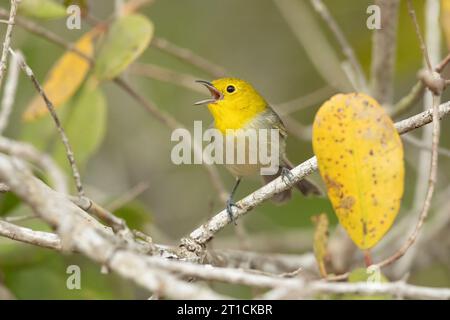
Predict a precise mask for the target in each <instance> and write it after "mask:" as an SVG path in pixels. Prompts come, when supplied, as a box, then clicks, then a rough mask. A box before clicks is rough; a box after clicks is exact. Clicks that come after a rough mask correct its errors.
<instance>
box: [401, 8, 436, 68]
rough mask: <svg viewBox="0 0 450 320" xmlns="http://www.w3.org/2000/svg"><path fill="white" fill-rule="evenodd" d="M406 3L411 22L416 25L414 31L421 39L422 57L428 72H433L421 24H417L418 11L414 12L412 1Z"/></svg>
mask: <svg viewBox="0 0 450 320" xmlns="http://www.w3.org/2000/svg"><path fill="white" fill-rule="evenodd" d="M406 3H407V5H408V13H409V15H410V17H411V20H412V22H413V25H414V30H415V31H416V35H417V38H418V39H419V43H420V50H422V55H423V58H424V59H425V64H426V66H427V68H428V71H430V72H431V71H432V70H433V67H432V66H431V61H430V57H429V55H428V50H427V47H426V45H425V41H424V40H423V37H422V32H420V27H419V23H418V22H417V16H416V11H415V10H414V6H413V4H412V2H411V0H408V1H407V2H406Z"/></svg>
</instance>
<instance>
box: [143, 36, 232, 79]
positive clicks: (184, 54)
mask: <svg viewBox="0 0 450 320" xmlns="http://www.w3.org/2000/svg"><path fill="white" fill-rule="evenodd" d="M150 45H151V46H153V47H155V48H157V49H159V50H161V51H164V52H166V53H168V54H170V55H172V56H174V57H176V58H178V59H180V60H182V61H185V62H187V63H189V64H191V65H193V66H196V67H198V68H199V69H201V70H203V71H205V72H207V73H208V74H210V75H211V76H213V77H216V78H222V77H223V76H224V75H225V74H226V71H225V69H224V68H222V67H221V66H218V65H216V64H214V63H212V62H210V61H208V60H207V59H205V58H203V57H201V56H199V55H197V54H196V53H194V52H192V51H191V50H189V49H186V48H182V47H179V46H178V45H176V44H174V43H172V42H170V41H169V40H167V39H164V38H161V37H154V38H153V39H152V42H151V43H150Z"/></svg>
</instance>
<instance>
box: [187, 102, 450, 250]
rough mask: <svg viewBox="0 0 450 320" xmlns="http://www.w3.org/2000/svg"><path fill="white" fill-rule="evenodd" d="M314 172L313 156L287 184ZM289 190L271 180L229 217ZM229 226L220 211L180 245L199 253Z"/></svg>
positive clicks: (424, 120) (401, 126) (413, 121)
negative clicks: (218, 233)
mask: <svg viewBox="0 0 450 320" xmlns="http://www.w3.org/2000/svg"><path fill="white" fill-rule="evenodd" d="M449 113H450V102H446V103H444V104H442V105H440V106H439V112H438V114H436V115H435V117H436V118H439V119H440V118H442V117H443V116H446V115H448V114H449ZM432 119H433V110H432V109H430V110H427V111H424V112H422V113H420V114H417V115H415V116H412V117H410V118H408V119H405V120H402V121H399V122H397V123H396V124H395V127H396V128H397V130H398V132H399V133H400V134H403V133H406V132H409V131H411V130H414V129H416V128H419V127H422V126H424V125H426V124H428V123H430V122H432ZM436 122H437V121H436ZM316 170H317V160H316V157H313V158H310V159H308V160H306V161H305V162H303V163H302V164H300V165H298V166H297V167H295V168H294V169H292V170H291V174H292V180H291V184H292V185H294V184H295V183H297V182H299V181H300V180H302V179H303V178H305V177H306V176H307V175H309V174H311V173H312V172H314V171H316ZM290 187H291V185H288V184H286V182H285V181H284V180H283V179H281V178H277V179H275V180H273V181H272V182H270V183H268V184H266V185H265V186H263V187H261V188H260V189H258V190H256V191H255V192H253V193H252V194H250V195H248V196H247V197H245V198H243V199H242V200H240V201H239V202H237V204H236V205H237V208H234V212H233V216H234V217H235V219H238V218H240V217H242V216H243V215H245V214H246V213H247V212H248V211H250V210H251V209H253V208H254V207H256V206H258V205H259V204H261V203H262V202H263V201H265V200H267V199H270V198H271V197H272V196H273V195H275V194H277V193H280V192H282V191H284V190H286V189H288V188H290ZM229 223H230V221H229V218H228V213H227V211H226V210H225V209H224V210H222V211H221V212H219V213H218V214H217V215H215V216H214V217H212V218H211V219H210V220H209V221H207V222H206V223H204V224H202V225H201V226H200V227H198V228H197V229H195V230H194V231H192V232H191V234H190V235H189V237H188V238H185V239H183V241H182V245H183V247H184V248H185V250H188V251H193V252H194V253H199V252H201V250H202V246H203V245H205V244H206V243H207V242H208V241H209V240H211V239H212V237H213V236H214V235H215V234H216V233H217V232H219V231H220V230H222V229H223V228H224V227H225V226H227V225H228V224H229ZM193 258H195V257H193ZM197 258H198V256H197Z"/></svg>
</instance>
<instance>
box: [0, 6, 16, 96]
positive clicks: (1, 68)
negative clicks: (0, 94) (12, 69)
mask: <svg viewBox="0 0 450 320" xmlns="http://www.w3.org/2000/svg"><path fill="white" fill-rule="evenodd" d="M18 4H19V1H17V0H11V9H10V12H9V20H8V27H7V29H6V34H5V40H4V41H3V48H2V57H1V58H0V88H1V86H2V82H3V76H4V74H5V70H6V62H7V60H8V54H9V49H10V46H11V36H12V31H13V27H14V21H15V18H16V14H17V6H18Z"/></svg>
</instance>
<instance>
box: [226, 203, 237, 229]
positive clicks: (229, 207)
mask: <svg viewBox="0 0 450 320" xmlns="http://www.w3.org/2000/svg"><path fill="white" fill-rule="evenodd" d="M233 207H236V208H239V206H238V205H237V204H236V203H234V201H233V200H232V199H228V200H227V213H228V218H229V219H230V222H234V224H235V225H237V222H236V220H235V219H234V215H233Z"/></svg>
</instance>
